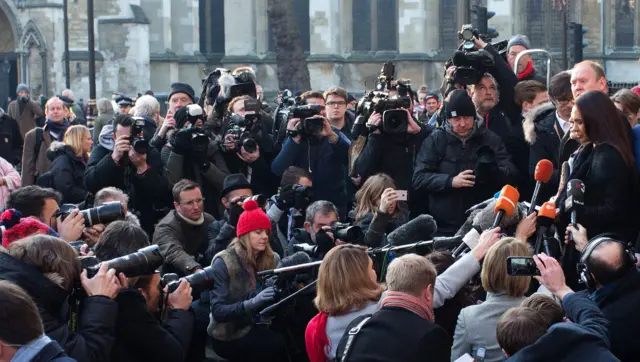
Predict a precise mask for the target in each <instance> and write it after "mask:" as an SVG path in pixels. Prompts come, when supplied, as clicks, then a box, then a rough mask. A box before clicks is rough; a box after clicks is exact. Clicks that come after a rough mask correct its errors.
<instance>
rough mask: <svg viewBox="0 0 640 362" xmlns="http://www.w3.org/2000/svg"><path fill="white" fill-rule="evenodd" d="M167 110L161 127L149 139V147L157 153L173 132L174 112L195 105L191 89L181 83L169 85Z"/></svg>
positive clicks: (174, 123)
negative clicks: (153, 148)
mask: <svg viewBox="0 0 640 362" xmlns="http://www.w3.org/2000/svg"><path fill="white" fill-rule="evenodd" d="M167 102H168V103H169V109H168V110H167V114H166V116H165V118H164V121H163V122H162V126H160V128H158V132H157V133H156V134H155V135H154V137H153V138H152V139H151V142H150V145H151V146H153V147H155V148H156V149H157V150H158V152H159V151H161V150H162V147H163V146H164V145H165V144H166V143H167V142H168V141H169V136H170V135H171V134H173V133H174V132H175V127H176V120H175V119H174V118H173V116H174V114H175V113H176V111H177V110H178V109H180V108H182V107H185V106H187V105H189V104H193V103H195V91H194V90H193V88H192V87H191V86H190V85H188V84H186V83H181V82H175V83H173V84H171V92H170V93H169V98H168V99H167Z"/></svg>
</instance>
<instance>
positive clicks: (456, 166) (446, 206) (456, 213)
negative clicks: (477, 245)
mask: <svg viewBox="0 0 640 362" xmlns="http://www.w3.org/2000/svg"><path fill="white" fill-rule="evenodd" d="M483 145H486V146H489V147H491V149H492V150H493V151H494V153H495V159H496V163H497V167H494V168H493V169H492V172H491V176H492V177H491V178H492V179H491V180H488V181H487V183H485V184H480V183H479V182H476V186H475V187H469V188H459V189H455V188H453V187H452V181H453V178H454V177H455V176H457V175H458V174H459V173H460V172H462V171H465V170H473V169H474V168H475V166H476V163H477V161H478V157H477V155H476V151H477V150H478V148H479V147H480V146H483ZM517 174H518V172H517V170H516V168H515V166H514V164H513V162H512V161H511V156H510V155H509V154H508V153H507V150H506V149H505V147H504V144H503V143H502V141H501V140H500V138H499V137H498V136H497V135H496V134H495V133H493V132H491V131H490V130H488V129H486V128H483V127H480V128H477V129H476V130H475V131H474V133H473V134H472V135H471V137H470V138H469V139H467V140H466V141H465V142H463V141H462V140H461V139H460V138H459V137H457V136H455V135H453V134H452V133H451V132H450V131H447V130H445V128H439V129H436V130H435V131H433V133H432V134H431V136H430V137H429V138H427V140H426V141H425V142H424V143H423V144H422V148H421V149H420V153H419V154H418V158H417V159H416V167H415V172H414V174H413V188H414V189H415V190H416V191H422V190H424V191H426V192H428V194H429V210H430V213H431V214H432V215H433V216H434V218H435V220H436V222H437V223H438V234H440V235H453V234H455V232H456V231H457V230H458V229H459V228H460V226H462V224H464V222H465V210H467V209H468V208H469V207H471V206H473V205H475V204H477V203H479V202H481V201H483V200H486V199H487V198H490V197H492V196H493V194H494V193H495V192H496V191H498V190H500V188H502V186H503V185H505V184H507V183H510V182H511V180H513V179H515V178H516V177H517ZM476 181H479V180H476Z"/></svg>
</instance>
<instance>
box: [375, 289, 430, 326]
mask: <svg viewBox="0 0 640 362" xmlns="http://www.w3.org/2000/svg"><path fill="white" fill-rule="evenodd" d="M382 307H383V308H384V307H400V308H404V309H407V310H410V311H412V312H413V313H415V314H417V315H419V316H420V317H422V318H424V319H426V320H428V321H431V322H433V310H432V309H431V308H430V307H429V306H427V305H426V303H424V302H423V301H421V300H420V299H418V298H416V297H414V296H413V295H409V294H406V293H401V292H392V291H387V294H386V295H385V297H384V299H382Z"/></svg>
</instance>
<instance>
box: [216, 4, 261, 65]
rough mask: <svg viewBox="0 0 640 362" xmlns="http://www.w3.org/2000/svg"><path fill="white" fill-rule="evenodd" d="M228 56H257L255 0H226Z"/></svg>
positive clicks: (225, 27)
mask: <svg viewBox="0 0 640 362" xmlns="http://www.w3.org/2000/svg"><path fill="white" fill-rule="evenodd" d="M224 33H225V42H224V48H225V49H224V50H225V54H226V58H229V59H230V58H233V57H242V58H246V57H247V56H256V53H257V52H256V50H257V48H256V14H255V1H254V0H224Z"/></svg>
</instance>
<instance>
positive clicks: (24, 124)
mask: <svg viewBox="0 0 640 362" xmlns="http://www.w3.org/2000/svg"><path fill="white" fill-rule="evenodd" d="M7 113H8V114H9V115H10V116H11V117H13V119H15V120H16V121H17V122H18V126H20V134H21V135H22V138H23V139H24V137H25V135H26V134H27V132H29V131H31V130H32V129H34V128H36V119H37V118H39V117H44V113H42V109H40V105H38V103H36V102H34V101H32V100H30V101H29V103H28V104H27V105H26V106H25V107H24V109H23V110H22V114H20V105H19V104H18V101H13V102H11V103H9V107H8V108H7Z"/></svg>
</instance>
